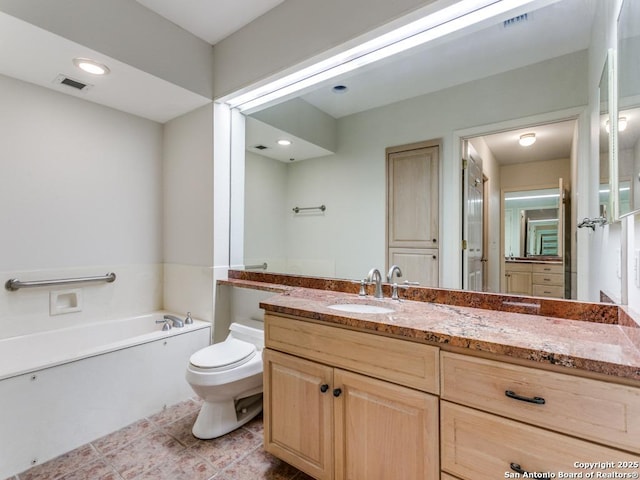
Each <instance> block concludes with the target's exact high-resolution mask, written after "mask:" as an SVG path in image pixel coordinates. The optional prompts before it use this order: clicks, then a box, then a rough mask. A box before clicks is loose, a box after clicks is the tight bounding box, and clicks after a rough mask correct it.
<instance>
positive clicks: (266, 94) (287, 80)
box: [221, 0, 532, 111]
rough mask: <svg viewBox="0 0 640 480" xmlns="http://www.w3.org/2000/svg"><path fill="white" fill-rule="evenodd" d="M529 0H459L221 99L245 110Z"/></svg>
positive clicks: (425, 41) (512, 8) (472, 23)
mask: <svg viewBox="0 0 640 480" xmlns="http://www.w3.org/2000/svg"><path fill="white" fill-rule="evenodd" d="M531 1H532V0H498V1H496V0H462V1H459V2H456V3H454V4H453V5H450V6H448V7H446V8H443V9H441V10H438V11H436V12H433V13H431V14H429V15H427V16H425V17H423V18H421V19H419V20H416V21H414V22H411V23H409V24H407V25H404V26H402V27H400V28H397V29H395V30H392V31H391V32H388V33H386V34H384V35H381V36H379V37H377V38H375V39H373V40H370V41H368V42H364V43H362V44H360V45H358V46H356V47H354V48H351V49H349V50H346V51H345V52H342V53H340V54H338V55H334V56H333V57H330V58H328V59H326V60H323V61H320V62H318V63H316V64H314V65H311V66H309V67H307V68H303V69H301V70H299V71H297V72H294V73H292V74H290V75H286V76H284V77H282V78H279V79H277V80H274V81H272V82H269V83H267V84H265V85H262V86H259V87H256V88H253V89H251V90H248V91H244V92H238V93H236V94H232V95H231V96H228V97H226V98H222V99H221V100H222V101H223V102H225V103H226V104H227V105H229V106H230V107H231V108H237V109H238V110H240V111H246V110H249V109H252V108H256V107H259V106H261V105H264V104H266V103H269V102H272V101H274V100H277V99H279V98H282V97H285V96H288V95H291V94H293V93H296V92H299V91H300V90H303V89H305V88H308V87H310V86H313V85H316V84H318V83H320V82H323V81H325V80H328V79H330V78H334V77H337V76H338V75H342V74H344V73H347V72H350V71H352V70H355V69H357V68H359V67H362V66H364V65H368V64H370V63H373V62H375V61H377V60H381V59H383V58H387V57H389V56H391V55H395V54H396V53H400V52H404V51H405V50H408V49H410V48H412V47H415V46H418V45H422V44H425V43H427V42H430V41H432V40H435V39H437V38H440V37H443V36H445V35H448V34H450V33H453V32H456V31H458V30H462V29H464V28H466V27H469V26H471V25H474V24H476V23H479V22H482V21H484V20H487V19H490V18H493V17H495V16H497V15H500V14H503V13H505V12H509V11H511V10H514V9H516V8H518V7H521V6H523V5H526V4H528V3H531Z"/></svg>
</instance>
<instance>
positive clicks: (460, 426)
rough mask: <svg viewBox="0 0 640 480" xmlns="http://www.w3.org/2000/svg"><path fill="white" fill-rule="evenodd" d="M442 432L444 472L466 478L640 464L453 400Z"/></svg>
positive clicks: (444, 406) (443, 413)
mask: <svg viewBox="0 0 640 480" xmlns="http://www.w3.org/2000/svg"><path fill="white" fill-rule="evenodd" d="M440 428H441V432H440V435H441V439H442V443H441V448H442V451H441V461H442V470H445V471H447V472H449V473H451V474H453V475H455V476H457V477H460V478H461V479H464V480H485V479H486V480H495V479H497V478H559V477H557V475H558V472H570V473H573V472H575V473H582V474H584V472H586V471H589V470H587V469H586V468H584V467H582V468H580V466H579V465H578V466H576V462H585V463H590V464H592V463H593V462H613V463H614V465H617V462H640V456H637V455H633V454H630V453H625V452H622V451H620V450H614V449H613V448H608V447H603V446H599V445H595V444H593V443H590V442H586V441H584V440H578V439H576V438H572V437H568V436H565V435H561V434H559V433H554V432H549V431H547V430H543V429H541V428H537V427H532V426H530V425H525V424H522V423H518V422H515V421H513V420H508V419H505V418H502V417H498V416H496V415H491V414H489V413H485V412H480V411H478V410H473V409H471V408H467V407H463V406H460V405H454V404H452V403H449V402H441V406H440ZM518 468H521V469H522V470H524V471H526V472H531V473H533V472H538V473H542V472H551V473H553V474H554V475H556V476H555V477H541V476H533V475H532V476H527V477H525V476H524V475H523V474H521V475H516V472H517V469H518ZM522 470H521V472H522ZM591 471H595V472H606V473H612V472H619V473H627V474H629V473H634V472H635V473H637V472H638V469H637V468H624V469H623V468H620V469H616V468H615V467H614V468H596V469H594V470H591ZM508 474H513V476H511V477H509V476H507V475H508ZM565 478H567V477H565ZM578 478H580V477H578ZM595 478H607V477H595Z"/></svg>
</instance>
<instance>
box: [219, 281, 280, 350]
mask: <svg viewBox="0 0 640 480" xmlns="http://www.w3.org/2000/svg"><path fill="white" fill-rule="evenodd" d="M273 295H276V293H274V292H268V291H265V290H256V289H252V288H241V287H235V286H231V285H219V286H218V292H217V295H216V313H215V318H214V337H213V341H214V343H218V342H222V341H224V339H225V338H227V335H228V334H229V328H230V325H231V324H232V323H239V324H244V323H247V321H255V322H260V323H263V322H264V311H263V310H262V309H261V308H260V302H261V301H262V300H265V299H267V298H269V297H272V296H273Z"/></svg>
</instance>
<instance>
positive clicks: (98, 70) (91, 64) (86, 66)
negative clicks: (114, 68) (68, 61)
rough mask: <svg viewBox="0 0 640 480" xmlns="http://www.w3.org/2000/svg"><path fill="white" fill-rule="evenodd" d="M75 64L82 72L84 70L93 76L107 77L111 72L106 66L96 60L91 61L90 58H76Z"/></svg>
mask: <svg viewBox="0 0 640 480" xmlns="http://www.w3.org/2000/svg"><path fill="white" fill-rule="evenodd" d="M73 64H74V65H75V66H76V67H78V68H79V69H80V70H84V71H85V72H87V73H90V74H92V75H106V74H108V73H109V72H110V71H111V70H109V67H107V66H106V65H103V64H102V63H98V62H96V61H95V60H91V59H90V58H81V57H77V58H74V59H73Z"/></svg>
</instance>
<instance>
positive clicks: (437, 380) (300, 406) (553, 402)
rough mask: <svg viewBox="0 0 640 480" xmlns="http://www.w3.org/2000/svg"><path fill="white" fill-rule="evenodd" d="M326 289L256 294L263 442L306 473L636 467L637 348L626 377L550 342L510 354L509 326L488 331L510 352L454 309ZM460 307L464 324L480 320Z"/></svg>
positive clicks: (639, 458) (468, 475) (490, 474)
mask: <svg viewBox="0 0 640 480" xmlns="http://www.w3.org/2000/svg"><path fill="white" fill-rule="evenodd" d="M327 295H328V296H323V294H322V293H313V294H309V298H302V299H300V298H295V295H294V294H292V295H291V296H290V297H288V298H287V297H285V296H283V297H282V298H281V299H276V300H273V301H272V300H271V299H270V300H269V301H267V302H264V303H265V305H264V307H266V310H267V314H266V315H265V345H266V348H265V350H264V393H265V396H264V419H265V422H264V429H265V430H264V431H265V439H264V445H265V449H266V450H267V451H268V452H270V453H272V454H273V455H275V456H277V457H279V458H281V459H283V460H284V461H286V462H288V463H290V464H291V465H293V466H295V467H297V468H298V469H300V470H302V471H304V472H306V473H307V474H309V475H311V476H312V477H314V478H316V479H318V480H320V479H322V480H324V479H336V480H342V479H358V480H359V479H366V480H395V479H402V480H413V479H416V480H418V479H420V480H427V479H431V480H432V479H438V478H440V479H443V480H456V479H460V480H484V479H487V480H489V479H491V480H495V479H498V478H637V477H634V476H628V477H607V476H604V475H607V474H611V473H613V472H616V473H622V474H629V475H638V474H640V379H639V378H636V377H640V368H638V366H640V362H638V358H640V357H637V356H636V355H637V351H635V350H634V351H632V352H631V353H630V355H631V356H632V357H633V360H632V361H633V362H638V363H637V365H636V367H633V368H636V369H637V370H630V371H631V372H632V373H633V376H634V378H628V377H625V376H617V375H605V374H603V373H599V372H597V371H586V370H585V369H584V368H582V367H581V368H573V366H575V365H569V364H568V363H567V366H557V365H553V363H554V362H557V363H561V362H560V359H561V358H565V357H560V356H558V357H557V358H555V357H554V358H552V361H551V362H549V361H546V360H545V359H544V358H542V359H537V360H527V359H524V358H517V357H518V356H519V355H520V354H519V353H518V352H520V350H522V351H523V352H524V351H525V349H524V347H523V345H524V344H518V342H517V341H515V340H514V342H513V343H514V345H513V346H510V345H507V343H506V341H505V340H503V342H504V344H503V345H502V346H503V347H504V348H511V349H512V350H513V352H514V353H513V355H512V356H510V355H508V354H500V355H496V354H493V353H487V352H486V351H482V352H481V351H478V349H480V350H483V349H484V346H482V348H479V347H478V345H480V344H479V343H478V344H474V340H471V341H469V339H466V343H464V342H462V343H461V340H460V339H461V338H463V337H461V336H459V335H460V334H458V333H456V334H455V335H458V336H454V334H452V333H451V332H453V331H454V329H460V331H463V330H464V328H465V325H464V322H463V321H462V322H461V321H460V320H461V319H460V318H458V319H457V320H456V317H455V315H456V314H460V315H466V313H464V312H463V313H460V312H461V311H462V310H464V309H446V308H443V306H441V305H433V304H425V305H424V307H422V306H420V305H414V304H419V303H420V302H406V303H404V304H398V305H399V307H398V308H399V309H400V308H402V309H404V310H402V311H399V312H397V315H388V316H387V315H363V314H342V313H341V314H336V313H335V312H333V313H328V312H330V311H329V310H328V309H326V308H324V307H322V305H323V302H321V301H315V300H313V298H312V297H314V296H315V297H317V298H321V297H322V298H323V299H324V300H323V301H324V304H325V305H326V303H327V302H329V303H330V302H331V301H335V298H336V295H337V294H335V293H331V294H327ZM348 297H349V298H355V299H356V300H355V301H357V297H356V296H355V295H350V296H348ZM287 302H288V303H287ZM409 304H411V305H409ZM285 306H286V307H285ZM422 308H424V309H425V310H424V312H425V317H424V320H420V321H414V320H410V321H412V322H414V323H413V325H422V326H420V327H417V326H413V327H409V326H406V325H404V323H403V322H405V321H406V322H409V320H407V319H408V318H410V314H411V315H413V314H414V313H415V312H418V311H422V310H421V309H422ZM476 311H477V309H469V313H468V315H470V316H469V319H472V318H473V317H472V315H477V313H476ZM429 312H431V315H429ZM501 313H503V312H495V321H496V322H497V324H496V331H495V332H494V333H493V334H495V335H504V331H505V330H509V329H511V327H512V326H511V325H509V324H506V323H505V324H504V325H502V326H500V324H499V323H500V321H501V318H502V317H501V315H500V314H501ZM438 315H440V317H438ZM516 316H517V314H516ZM432 317H437V318H436V320H433V319H432V320H430V318H432ZM445 317H446V318H449V320H446V318H445ZM527 317H530V316H529V315H527ZM504 318H508V317H504ZM462 320H464V319H462ZM549 320H551V319H542V318H541V319H540V321H541V322H543V323H544V322H545V321H549ZM430 321H433V322H435V323H429V322H430ZM446 321H449V322H450V324H447V325H444V324H443V323H442V322H446ZM474 321H476V322H477V324H476V327H477V329H478V331H481V330H482V328H491V327H490V326H487V324H485V322H484V320H483V319H480V320H478V319H476V320H474ZM555 323H558V322H557V321H555ZM575 323H576V322H575V321H569V323H567V326H566V327H567V328H572V327H573V324H575ZM527 324H530V320H528V321H526V322H523V325H527ZM553 324H554V322H553V321H549V325H553ZM439 325H440V326H439ZM468 325H470V326H469V327H468V328H471V329H473V328H474V327H473V325H474V324H473V322H472V320H469V323H468ZM478 325H481V326H482V328H480V327H479V326H478ZM587 327H588V330H586V332H587V333H588V332H591V333H594V332H595V333H597V332H598V331H599V330H598V329H600V328H606V327H612V329H613V328H618V327H614V326H606V327H603V326H594V327H593V328H595V330H593V331H591V330H589V329H591V328H592V327H591V326H587ZM563 328H564V326H563ZM543 330H549V327H546V326H545V327H544V328H543ZM455 331H456V332H457V331H458V330H455ZM602 331H605V332H608V331H609V330H602ZM611 331H612V332H613V330H611ZM522 333H523V334H524V335H526V332H522ZM481 334H482V335H485V333H481ZM612 334H615V335H617V333H612ZM469 335H470V336H473V335H476V334H475V333H473V334H469ZM478 335H480V334H478ZM557 335H558V333H557V332H551V333H549V337H548V338H553V337H554V336H557ZM405 336H406V338H404V337H405ZM487 338H488V337H487ZM514 338H517V337H515V336H514ZM621 338H622V337H621ZM591 340H592V339H586V338H585V342H588V341H591ZM475 341H476V342H480V341H481V340H475ZM545 341H547V342H548V340H547V339H546V338H545ZM616 341H617V340H616ZM461 345H466V347H461ZM558 345H559V346H558V348H560V343H558ZM623 347H624V348H626V347H627V345H626V344H625V345H624V346H623ZM585 348H587V347H585ZM603 348H607V346H606V345H605V346H603ZM634 348H637V347H634ZM497 350H498V349H497V348H496V351H497ZM609 353H611V352H609ZM603 355H604V353H603ZM525 356H526V355H525ZM531 358H533V357H531ZM603 358H604V357H603ZM625 361H626V360H625ZM567 362H568V361H567ZM575 364H576V365H578V362H577V361H576V362H575ZM585 365H587V364H585ZM628 367H629V365H627V366H626V367H625V368H628ZM585 368H586V367H585ZM598 368H600V367H598V366H597V365H596V364H594V367H593V369H594V370H598ZM602 368H605V367H604V366H603V367H602ZM595 462H601V463H600V464H598V465H595V466H594V465H593V464H594V463H595ZM607 462H608V463H607ZM525 472H536V473H537V474H543V473H545V472H550V473H552V474H553V475H555V476H553V477H544V476H533V475H531V474H526V473H525ZM560 472H563V473H565V474H566V475H567V476H565V477H562V476H560ZM588 473H594V474H595V473H598V474H599V475H601V476H593V477H589V476H587V474H588ZM571 474H575V475H580V476H574V477H570V476H569V475H571Z"/></svg>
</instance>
